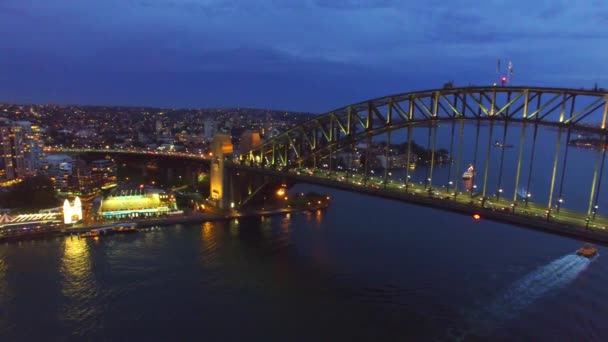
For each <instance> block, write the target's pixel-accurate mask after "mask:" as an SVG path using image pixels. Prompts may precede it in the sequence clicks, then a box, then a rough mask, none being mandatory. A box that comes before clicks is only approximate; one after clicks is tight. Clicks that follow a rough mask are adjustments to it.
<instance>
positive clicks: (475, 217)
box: [473, 214, 481, 220]
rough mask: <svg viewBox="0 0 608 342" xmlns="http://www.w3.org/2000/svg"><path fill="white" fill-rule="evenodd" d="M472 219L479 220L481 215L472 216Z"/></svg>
mask: <svg viewBox="0 0 608 342" xmlns="http://www.w3.org/2000/svg"><path fill="white" fill-rule="evenodd" d="M473 218H474V219H476V220H479V219H481V215H479V214H473Z"/></svg>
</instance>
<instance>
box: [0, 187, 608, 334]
mask: <svg viewBox="0 0 608 342" xmlns="http://www.w3.org/2000/svg"><path fill="white" fill-rule="evenodd" d="M300 189H306V190H308V189H310V187H307V188H303V187H300ZM321 190H322V191H325V192H328V191H331V190H327V189H321ZM331 195H332V196H333V206H332V207H331V208H330V209H329V210H328V211H324V212H316V213H301V214H293V215H291V216H289V217H285V216H283V217H273V218H266V219H264V220H247V221H243V220H242V221H240V222H236V221H233V222H230V223H205V224H202V225H176V226H167V227H162V228H159V229H158V230H154V231H150V232H138V233H136V234H133V235H124V236H111V237H104V238H101V239H100V240H99V241H93V240H85V239H77V238H65V239H64V238H62V239H55V240H46V241H33V242H22V243H20V244H5V245H1V246H0V336H2V340H3V341H14V340H32V341H42V340H44V341H49V340H106V341H120V340H150V341H175V340H220V339H221V340H262V339H264V340H272V341H277V340H289V341H315V340H322V341H325V340H328V341H329V340H333V341H335V340H336V339H340V340H348V341H384V340H387V341H393V340H394V341H403V340H407V339H417V340H431V341H433V340H457V339H458V338H463V339H465V340H493V341H497V340H498V341H500V340H517V341H524V340H528V341H532V340H533V341H558V340H576V341H581V340H585V341H593V340H596V341H601V340H606V339H607V338H608V326H606V325H605V322H606V321H607V320H608V305H607V304H606V300H605V298H607V297H608V286H607V285H608V259H605V257H604V256H599V257H597V258H596V259H594V260H592V261H589V260H587V259H584V258H580V257H577V256H575V255H574V252H575V251H576V249H577V248H579V247H580V246H581V245H582V243H581V242H579V241H576V240H571V239H567V238H563V237H557V236H553V235H548V234H544V233H540V232H536V231H531V230H526V229H522V228H517V227H513V226H509V225H505V224H499V223H496V222H491V221H489V220H483V219H482V220H480V221H474V220H472V218H470V217H468V216H462V215H457V214H452V213H446V212H442V211H437V210H433V209H429V208H424V207H417V206H413V205H409V204H404V203H399V202H393V201H388V200H382V199H378V198H373V197H366V196H362V195H357V194H350V193H346V192H339V191H331ZM602 253H605V251H604V248H602V249H601V250H600V254H602Z"/></svg>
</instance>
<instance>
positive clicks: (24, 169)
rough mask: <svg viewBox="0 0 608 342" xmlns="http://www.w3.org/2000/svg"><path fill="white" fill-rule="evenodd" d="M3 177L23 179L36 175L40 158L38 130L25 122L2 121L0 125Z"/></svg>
mask: <svg viewBox="0 0 608 342" xmlns="http://www.w3.org/2000/svg"><path fill="white" fill-rule="evenodd" d="M0 143H1V145H2V162H3V167H2V169H3V176H4V177H5V178H6V179H9V180H10V179H16V178H23V177H26V176H31V175H34V174H35V173H36V170H37V169H38V167H39V166H40V158H41V157H42V151H43V150H42V148H43V146H42V140H41V138H40V129H39V128H38V127H37V126H32V124H31V123H30V122H27V121H15V122H13V121H10V120H3V121H2V122H1V123H0Z"/></svg>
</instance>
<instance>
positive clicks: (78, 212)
mask: <svg viewBox="0 0 608 342" xmlns="http://www.w3.org/2000/svg"><path fill="white" fill-rule="evenodd" d="M80 220H82V203H81V202H80V198H79V197H76V199H74V205H70V201H68V200H67V199H66V200H65V201H64V202H63V223H65V224H70V223H74V222H78V221H80Z"/></svg>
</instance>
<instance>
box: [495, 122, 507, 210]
mask: <svg viewBox="0 0 608 342" xmlns="http://www.w3.org/2000/svg"><path fill="white" fill-rule="evenodd" d="M504 125H505V128H504V131H503V132H502V145H503V148H502V150H501V151H500V169H499V170H498V189H497V190H496V199H500V195H502V170H503V166H504V163H505V147H504V145H505V144H506V143H507V127H508V124H507V121H506V120H505V122H504Z"/></svg>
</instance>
